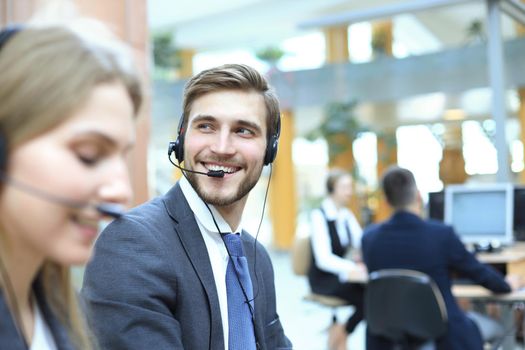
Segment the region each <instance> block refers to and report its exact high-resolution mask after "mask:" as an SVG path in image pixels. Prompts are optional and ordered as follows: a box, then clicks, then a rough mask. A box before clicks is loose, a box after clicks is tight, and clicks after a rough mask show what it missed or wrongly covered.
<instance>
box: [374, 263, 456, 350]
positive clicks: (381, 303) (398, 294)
mask: <svg viewBox="0 0 525 350" xmlns="http://www.w3.org/2000/svg"><path fill="white" fill-rule="evenodd" d="M365 319H366V322H367V325H368V330H369V332H370V333H371V334H372V335H376V336H380V337H383V338H386V339H388V340H390V341H392V342H393V343H395V344H396V349H403V350H405V349H410V350H423V349H425V350H427V349H435V344H434V341H435V339H437V338H439V337H441V336H442V335H444V334H445V332H446V330H447V310H446V307H445V302H444V301H443V297H442V295H441V293H440V291H439V289H438V288H437V286H436V285H435V283H434V281H432V279H431V278H430V277H429V276H428V275H426V274H424V273H422V272H419V271H413V270H402V269H385V270H379V271H375V272H373V273H371V274H370V278H369V282H368V286H367V288H366V292H365Z"/></svg>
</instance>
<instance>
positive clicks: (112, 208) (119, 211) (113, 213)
mask: <svg viewBox="0 0 525 350" xmlns="http://www.w3.org/2000/svg"><path fill="white" fill-rule="evenodd" d="M0 180H1V181H4V182H5V183H6V184H10V185H13V186H15V187H16V188H18V189H20V190H22V191H24V192H26V193H29V194H31V195H33V196H36V197H40V198H41V199H44V200H46V201H48V202H53V203H56V204H60V205H63V206H66V207H69V208H73V209H83V208H86V207H93V208H94V209H95V210H96V211H98V212H99V213H100V214H102V215H105V216H109V217H112V218H115V219H117V218H119V217H121V216H122V215H123V214H124V213H125V210H124V208H123V207H122V206H121V205H119V204H115V203H99V204H94V203H87V202H79V201H75V200H71V199H68V198H64V197H61V196H57V195H55V194H52V193H49V192H45V191H43V190H41V189H38V188H35V187H32V186H30V185H28V184H26V183H22V182H20V181H16V180H15V179H12V178H10V177H9V176H7V174H5V173H3V172H1V171H0Z"/></svg>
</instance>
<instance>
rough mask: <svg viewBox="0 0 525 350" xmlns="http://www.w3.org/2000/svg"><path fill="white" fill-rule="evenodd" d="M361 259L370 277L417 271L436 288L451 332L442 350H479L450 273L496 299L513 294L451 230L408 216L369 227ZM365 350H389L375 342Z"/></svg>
mask: <svg viewBox="0 0 525 350" xmlns="http://www.w3.org/2000/svg"><path fill="white" fill-rule="evenodd" d="M362 249H363V259H364V261H365V263H366V266H367V267H368V271H369V272H373V271H376V270H380V269H385V268H404V269H413V270H418V271H421V272H424V273H426V274H428V275H429V276H430V277H432V279H433V280H434V281H435V282H436V284H437V286H438V287H439V289H440V291H441V293H442V294H443V298H444V300H445V303H446V306H447V312H448V319H449V325H448V332H447V335H446V337H445V338H444V339H442V340H441V341H440V343H439V349H443V350H456V349H457V350H471V349H472V350H474V349H476V350H481V349H482V348H483V345H482V340H481V335H480V333H479V330H478V328H477V327H476V325H475V324H474V323H473V322H472V321H471V320H470V319H469V318H468V317H467V316H466V315H465V314H464V313H463V312H462V311H461V310H460V308H459V307H458V305H457V303H456V300H455V298H454V296H453V295H452V292H451V289H450V288H451V279H450V277H449V276H450V271H451V270H454V271H457V272H459V273H460V274H461V275H462V276H465V277H468V278H470V279H471V280H473V281H475V282H476V283H478V284H480V285H482V286H484V287H486V288H488V289H490V290H492V291H494V292H497V293H506V292H510V287H509V285H508V284H507V283H506V282H505V280H504V278H503V276H502V275H501V274H500V273H499V272H497V271H496V270H494V269H493V268H491V267H490V266H487V265H484V264H481V263H480V262H478V260H476V258H475V257H474V256H473V255H472V254H471V253H470V252H468V251H467V250H466V249H465V247H464V245H463V243H462V242H461V241H460V239H459V237H458V236H457V235H456V234H455V233H454V230H453V229H452V227H451V226H447V225H444V224H442V223H439V222H437V221H424V220H422V219H421V218H419V217H418V216H416V215H413V214H410V213H407V212H398V213H395V214H394V215H393V216H392V217H391V218H390V219H389V220H388V221H386V222H384V223H382V224H379V225H375V226H371V227H369V228H368V229H367V230H366V231H365V233H364V235H363V239H362ZM367 349H378V350H379V349H380V350H385V349H389V347H388V346H387V345H385V344H384V343H381V341H380V340H379V339H377V338H375V337H368V338H367Z"/></svg>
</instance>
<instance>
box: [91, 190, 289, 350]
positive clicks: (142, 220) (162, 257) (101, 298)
mask: <svg viewBox="0 0 525 350" xmlns="http://www.w3.org/2000/svg"><path fill="white" fill-rule="evenodd" d="M242 240H243V245H244V250H245V252H246V256H247V260H248V263H249V267H250V274H251V279H252V283H253V287H254V294H255V295H256V299H255V324H256V327H255V329H256V336H257V339H258V342H259V344H260V346H261V348H262V349H268V350H273V349H279V348H291V344H290V342H289V340H288V339H287V338H286V336H285V335H284V331H283V328H282V326H281V322H280V320H279V317H278V315H277V312H276V303H275V287H274V273H273V267H272V264H271V261H270V258H269V256H268V253H267V252H266V250H265V249H264V247H263V246H262V245H260V244H259V243H257V244H256V252H257V253H256V254H257V259H256V264H257V265H256V267H255V269H254V239H253V238H252V237H251V236H250V235H248V234H243V235H242ZM82 296H83V299H84V301H85V303H86V312H87V316H88V320H89V324H90V326H91V327H92V329H93V332H94V333H95V336H96V338H98V341H99V344H100V347H101V348H102V349H127V350H130V349H140V350H148V349H151V350H153V349H155V350H162V349H189V350H194V349H196V350H197V349H198V350H201V349H217V350H224V339H223V338H224V337H223V331H222V322H221V314H220V309H219V300H218V296H217V290H216V287H215V281H214V277H213V271H212V267H211V264H210V260H209V257H208V252H207V249H206V245H205V243H204V239H203V238H202V235H201V233H200V231H199V227H198V225H197V223H196V221H195V217H194V214H193V212H192V211H191V209H190V207H189V205H188V203H187V201H186V198H185V197H184V195H183V194H182V191H181V189H180V187H179V185H178V184H176V185H175V186H174V187H173V188H172V189H171V190H170V191H169V192H168V193H167V194H166V195H164V196H161V197H157V198H155V199H153V200H151V201H149V202H148V203H145V204H143V205H141V206H139V207H137V208H135V209H133V210H131V211H130V212H129V213H127V214H126V215H125V216H123V217H121V218H120V219H118V220H115V221H114V222H112V223H111V224H110V225H109V226H108V227H107V228H106V229H105V230H104V231H103V232H102V234H101V236H100V237H99V239H98V240H97V242H96V245H95V251H94V256H93V258H92V260H91V261H90V263H89V264H88V266H87V268H86V271H85V276H84V285H83V288H82Z"/></svg>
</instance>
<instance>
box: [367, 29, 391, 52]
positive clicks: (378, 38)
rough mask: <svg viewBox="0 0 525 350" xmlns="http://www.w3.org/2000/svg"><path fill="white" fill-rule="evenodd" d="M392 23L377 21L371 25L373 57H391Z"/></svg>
mask: <svg viewBox="0 0 525 350" xmlns="http://www.w3.org/2000/svg"><path fill="white" fill-rule="evenodd" d="M392 27H393V25H392V21H391V20H388V21H378V22H374V23H372V43H371V46H372V51H373V53H374V55H385V56H392V43H393V40H394V37H393V32H392Z"/></svg>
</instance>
